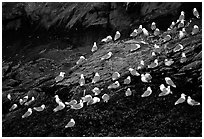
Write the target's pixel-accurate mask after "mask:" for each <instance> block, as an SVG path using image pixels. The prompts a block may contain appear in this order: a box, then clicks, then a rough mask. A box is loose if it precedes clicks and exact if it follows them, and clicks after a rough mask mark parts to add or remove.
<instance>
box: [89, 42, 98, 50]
mask: <svg viewBox="0 0 204 139" xmlns="http://www.w3.org/2000/svg"><path fill="white" fill-rule="evenodd" d="M97 50H98V47H97V45H96V42H94V44H93V47H92V48H91V52H92V53H93V52H95V51H97Z"/></svg>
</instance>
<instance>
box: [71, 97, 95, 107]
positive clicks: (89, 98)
mask: <svg viewBox="0 0 204 139" xmlns="http://www.w3.org/2000/svg"><path fill="white" fill-rule="evenodd" d="M81 100H82V102H83V103H86V102H89V101H90V100H92V96H91V95H86V96H84V97H82V98H81ZM75 104H77V103H75ZM75 104H74V105H75Z"/></svg>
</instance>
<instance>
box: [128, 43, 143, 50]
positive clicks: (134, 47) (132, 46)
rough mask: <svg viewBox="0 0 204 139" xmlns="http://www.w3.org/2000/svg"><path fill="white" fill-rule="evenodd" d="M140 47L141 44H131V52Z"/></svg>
mask: <svg viewBox="0 0 204 139" xmlns="http://www.w3.org/2000/svg"><path fill="white" fill-rule="evenodd" d="M139 48H141V46H140V44H135V45H131V46H130V52H134V51H136V50H138V49H139Z"/></svg>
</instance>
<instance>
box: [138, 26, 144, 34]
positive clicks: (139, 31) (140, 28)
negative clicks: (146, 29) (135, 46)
mask: <svg viewBox="0 0 204 139" xmlns="http://www.w3.org/2000/svg"><path fill="white" fill-rule="evenodd" d="M142 32H143V30H142V25H140V26H139V28H138V29H137V33H138V34H141V33H142Z"/></svg>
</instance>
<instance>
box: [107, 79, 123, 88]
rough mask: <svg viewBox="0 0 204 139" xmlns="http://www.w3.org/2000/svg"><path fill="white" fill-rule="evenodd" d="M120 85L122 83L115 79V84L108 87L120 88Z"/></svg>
mask: <svg viewBox="0 0 204 139" xmlns="http://www.w3.org/2000/svg"><path fill="white" fill-rule="evenodd" d="M119 86H120V83H119V82H118V81H115V82H114V83H113V84H111V85H109V86H108V89H112V88H114V89H115V88H118V87H119Z"/></svg>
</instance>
